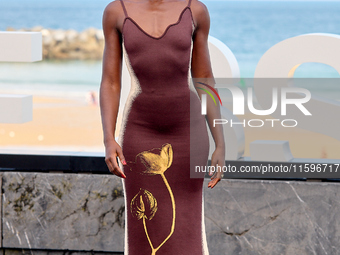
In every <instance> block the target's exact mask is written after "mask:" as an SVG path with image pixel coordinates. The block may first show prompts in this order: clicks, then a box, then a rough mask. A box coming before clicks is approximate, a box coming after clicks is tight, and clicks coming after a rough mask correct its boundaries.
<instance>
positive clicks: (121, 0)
mask: <svg viewBox="0 0 340 255" xmlns="http://www.w3.org/2000/svg"><path fill="white" fill-rule="evenodd" d="M189 1H191V0H189ZM120 3H121V4H122V7H123V10H124V13H125V17H128V14H127V11H126V8H125V5H124V3H123V0H120Z"/></svg>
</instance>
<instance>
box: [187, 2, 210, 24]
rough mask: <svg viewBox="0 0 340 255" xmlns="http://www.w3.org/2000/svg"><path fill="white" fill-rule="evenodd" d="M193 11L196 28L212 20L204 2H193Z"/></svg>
mask: <svg viewBox="0 0 340 255" xmlns="http://www.w3.org/2000/svg"><path fill="white" fill-rule="evenodd" d="M191 10H192V14H193V18H194V21H195V23H196V26H197V25H198V26H199V25H200V24H201V23H206V22H207V20H210V18H209V11H208V8H207V6H206V5H205V4H204V3H203V2H201V1H199V0H191Z"/></svg>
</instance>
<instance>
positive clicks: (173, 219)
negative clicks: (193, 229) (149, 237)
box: [155, 173, 176, 254]
mask: <svg viewBox="0 0 340 255" xmlns="http://www.w3.org/2000/svg"><path fill="white" fill-rule="evenodd" d="M160 175H161V176H162V178H163V181H164V183H165V186H166V187H167V189H168V191H169V194H170V197H171V203H172V225H171V231H170V234H169V235H168V236H167V237H166V238H165V239H164V241H163V242H162V243H161V244H160V245H159V246H158V247H157V248H156V249H155V252H156V251H158V249H159V248H161V246H162V245H163V244H164V243H165V242H166V241H167V240H168V239H169V238H170V236H171V235H172V233H173V232H174V229H175V217H176V208H175V198H174V195H173V193H172V190H171V187H170V185H169V183H168V180H167V179H166V177H165V175H164V173H161V174H160ZM155 254H156V253H155Z"/></svg>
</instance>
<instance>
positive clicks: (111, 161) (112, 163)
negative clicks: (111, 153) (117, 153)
mask: <svg viewBox="0 0 340 255" xmlns="http://www.w3.org/2000/svg"><path fill="white" fill-rule="evenodd" d="M105 162H106V164H107V166H108V168H109V170H110V172H111V173H113V174H115V175H117V176H119V177H122V178H126V176H125V174H124V173H123V171H122V170H121V169H120V168H119V166H118V162H117V159H116V157H109V158H107V159H105Z"/></svg>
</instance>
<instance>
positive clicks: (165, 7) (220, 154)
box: [100, 0, 225, 255]
mask: <svg viewBox="0 0 340 255" xmlns="http://www.w3.org/2000/svg"><path fill="white" fill-rule="evenodd" d="M209 27H210V19H209V13H208V10H207V8H206V6H205V5H204V4H203V3H202V2H200V1H198V0H178V1H171V0H169V1H167V0H134V1H129V0H115V1H113V2H111V3H109V4H108V5H107V7H106V8H105V10H104V13H103V31H104V35H105V50H104V56H103V76H102V81H101V88H100V105H101V114H102V124H103V132H104V144H105V149H106V157H105V161H106V163H107V165H108V168H109V170H110V172H112V173H113V174H115V175H117V176H119V177H122V182H123V188H124V196H125V205H126V207H125V247H124V254H125V255H144V254H148V255H152V254H159V255H160V254H162V255H182V254H183V255H187V254H194V255H203V254H204V255H206V254H209V252H208V246H207V242H206V235H205V225H204V207H203V202H204V201H203V192H202V191H203V189H202V188H203V178H202V177H203V175H204V173H200V174H199V175H198V176H196V177H199V178H192V176H191V175H190V171H194V166H206V165H207V161H208V154H209V139H208V133H207V128H206V122H205V121H206V120H207V122H208V124H209V128H210V130H211V132H212V135H213V138H214V141H215V147H216V148H215V151H214V153H213V155H212V159H211V164H212V165H214V166H216V165H219V166H224V159H225V144H224V139H223V132H222V127H221V126H216V127H213V119H217V118H220V114H219V106H217V107H216V106H215V105H214V103H213V100H212V99H209V98H208V100H207V105H208V106H207V115H206V119H205V116H204V115H202V114H201V103H200V97H201V95H202V93H204V92H203V91H204V90H202V89H197V88H198V87H201V88H202V87H204V86H205V89H208V88H209V86H212V87H213V86H214V84H213V82H211V81H213V74H212V70H211V65H210V58H209V51H208V33H209ZM123 54H124V58H125V61H126V64H127V67H128V69H129V73H130V76H131V90H130V93H129V96H128V99H127V102H126V104H125V108H124V113H123V121H122V125H121V128H120V131H119V140H118V141H115V137H114V133H115V129H116V119H117V113H118V107H119V100H120V88H121V70H122V55H123ZM190 73H191V76H192V78H193V79H194V80H195V79H199V81H200V82H202V81H204V83H190ZM193 84H194V85H193ZM195 88H196V89H195ZM117 158H118V159H119V160H118V161H117ZM221 178H222V173H221V172H218V173H217V172H216V173H215V174H214V175H213V176H212V177H211V181H210V182H209V184H208V187H210V188H213V187H214V186H215V185H216V184H217V183H218V182H219V181H220V180H221Z"/></svg>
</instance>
